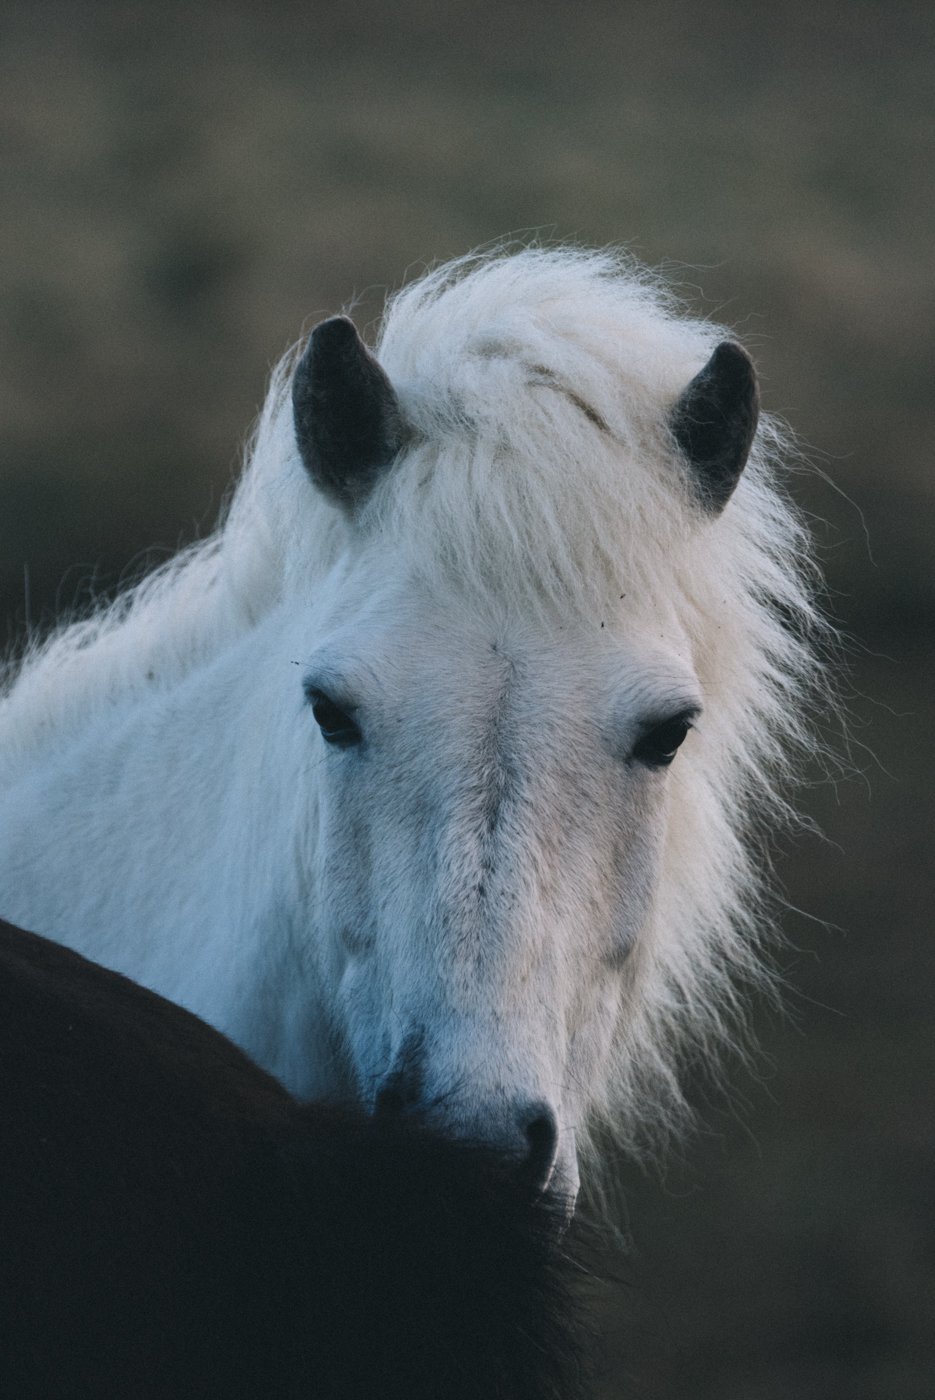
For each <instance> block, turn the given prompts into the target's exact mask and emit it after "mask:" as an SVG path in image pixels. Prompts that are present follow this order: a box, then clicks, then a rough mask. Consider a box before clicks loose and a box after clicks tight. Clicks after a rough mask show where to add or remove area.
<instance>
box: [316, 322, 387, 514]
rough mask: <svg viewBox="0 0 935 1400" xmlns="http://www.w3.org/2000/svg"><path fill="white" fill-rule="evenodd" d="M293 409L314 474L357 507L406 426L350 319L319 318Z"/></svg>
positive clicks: (330, 492)
mask: <svg viewBox="0 0 935 1400" xmlns="http://www.w3.org/2000/svg"><path fill="white" fill-rule="evenodd" d="M292 409H293V414H294V417H295V436H296V441H297V443H298V445H299V452H300V453H301V455H302V461H303V462H304V463H305V467H306V469H307V471H308V474H309V476H310V477H311V478H312V480H313V481H314V483H315V485H316V486H317V487H318V488H319V489H320V490H321V491H323V492H324V493H325V495H326V496H328V497H330V499H331V500H332V501H335V502H336V503H337V504H338V505H340V506H343V507H344V509H345V510H347V511H349V512H353V511H354V510H355V509H356V508H357V507H358V506H359V505H360V504H361V503H362V502H363V501H364V500H365V499H366V497H367V496H368V495H369V494H370V491H371V490H372V489H373V485H374V483H375V482H376V480H377V478H378V477H379V476H380V474H381V473H382V472H383V471H384V470H385V469H386V467H388V466H389V464H390V462H392V460H393V458H394V457H395V456H396V453H397V452H398V451H399V449H400V447H401V446H402V442H403V424H402V415H401V413H400V410H399V402H398V400H397V398H396V393H395V391H394V389H393V386H392V384H391V383H390V381H389V379H387V377H386V375H385V373H384V372H383V370H382V369H381V368H380V366H379V365H378V364H377V362H376V360H375V359H374V358H373V356H372V355H371V354H370V351H369V350H368V349H367V347H366V346H365V345H364V343H363V341H362V340H361V338H360V336H359V335H358V334H357V330H356V328H355V326H354V323H353V321H350V320H348V318H347V317H346V316H333V317H332V318H331V320H330V321H322V323H321V325H320V326H316V327H315V329H314V330H313V331H312V333H311V335H310V336H309V340H308V345H307V346H306V347H305V353H304V355H303V356H302V358H301V360H300V361H299V364H298V368H297V369H296V372H295V377H294V379H293V381H292Z"/></svg>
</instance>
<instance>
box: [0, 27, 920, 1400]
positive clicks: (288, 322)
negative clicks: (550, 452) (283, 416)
mask: <svg viewBox="0 0 935 1400" xmlns="http://www.w3.org/2000/svg"><path fill="white" fill-rule="evenodd" d="M931 16H932V10H931V7H930V6H928V5H923V4H918V5H905V4H890V5H884V4H882V3H880V4H877V3H869V2H868V3H862V2H861V0H858V2H857V3H852V4H848V5H843V4H842V5H838V6H834V5H824V4H822V3H820V2H819V3H813V4H798V3H794V4H779V5H774V6H768V5H766V4H762V3H759V2H758V0H753V3H748V4H745V5H743V6H740V5H730V4H727V3H726V0H709V2H708V3H706V4H704V5H700V4H698V5H693V4H690V3H688V0H669V2H668V3H667V0H654V3H636V4H627V3H619V2H618V3H609V2H608V3H591V4H589V3H581V4H579V5H572V4H570V3H567V2H566V0H539V3H536V4H519V3H510V0H498V3H491V0H473V3H470V4H468V3H463V2H462V0H451V3H448V4H445V5H441V4H435V5H433V4H429V3H427V0H426V3H417V0H402V3H397V4H386V5H380V4H378V3H375V0H359V3H357V4H356V5H348V4H337V3H322V4H315V3H311V2H310V3H306V4H302V5H299V4H296V5H291V4H267V5H263V6H261V5H259V4H257V5H254V6H251V5H248V4H246V3H243V0H240V2H239V3H231V4H227V5H223V6H221V5H208V4H205V5H197V4H193V3H187V4H184V5H183V4H179V3H176V0H168V2H167V0H163V3H162V4H161V5H160V6H158V7H156V6H149V5H141V4H140V5H137V4H123V5H114V4H103V3H95V4H92V3H85V4H83V5H79V4H78V3H74V4H61V5H56V4H52V3H35V2H34V3H32V4H29V5H26V4H18V3H6V4H5V5H4V6H3V8H2V10H0V65H2V70H0V109H2V116H3V121H2V142H3V146H2V162H3V164H2V210H3V217H2V223H0V401H2V413H0V422H2V429H0V430H2V454H0V473H2V474H0V609H2V617H3V619H5V623H4V624H3V625H5V627H6V629H7V635H8V636H9V638H10V640H11V641H12V640H15V639H16V638H17V637H20V636H22V633H23V630H24V627H25V625H26V623H27V620H28V621H29V622H31V623H32V625H34V626H35V625H38V624H41V622H42V621H43V619H48V617H49V616H50V615H51V613H52V612H53V611H54V609H55V608H56V606H58V607H62V606H72V605H75V604H78V605H79V606H80V605H82V604H84V603H85V602H86V601H87V600H88V598H89V597H90V596H91V595H92V594H93V593H94V592H96V591H100V590H105V591H106V590H107V589H108V588H112V587H113V586H114V584H115V583H116V581H117V580H118V579H119V578H120V577H121V576H123V577H126V576H128V573H129V574H132V573H133V571H134V570H137V569H138V568H139V567H140V558H141V551H144V550H146V549H147V548H148V547H150V546H152V545H154V544H156V545H158V546H160V547H161V548H162V549H163V551H165V550H171V549H172V548H174V547H175V546H176V545H177V544H178V543H179V542H180V541H186V540H189V539H191V538H193V537H194V536H195V535H196V534H197V533H198V532H199V531H200V530H203V529H204V528H207V527H208V526H209V525H210V523H211V520H212V518H213V515H214V512H215V511H216V509H217V507H218V505H219V503H220V501H221V500H222V498H223V495H224V492H225V490H226V488H227V485H228V483H229V481H230V479H231V474H232V472H233V470H234V469H235V467H236V463H237V459H238V444H239V443H240V442H241V441H242V440H243V438H244V436H245V433H246V431H247V429H248V427H249V424H250V421H251V418H252V417H253V414H254V412H255V410H256V408H257V407H258V405H259V403H260V401H261V399H262V396H263V392H264V381H265V377H266V373H267V369H268V366H269V365H270V364H271V363H272V361H273V360H274V359H275V358H276V357H277V356H278V355H279V353H280V352H281V351H282V350H283V349H284V348H285V346H286V345H287V344H289V343H290V342H291V341H292V340H294V339H295V338H296V337H297V336H298V334H299V332H300V331H301V330H302V328H303V327H305V328H307V327H308V326H309V325H310V324H311V323H312V322H313V321H314V320H315V319H317V318H318V317H320V316H322V315H324V314H327V313H329V312H332V311H334V310H336V309H339V308H340V307H341V306H342V305H344V304H345V303H347V301H348V300H349V299H350V298H351V297H356V298H357V301H358V312H357V314H358V319H359V321H360V323H361V324H362V325H364V326H366V324H367V323H368V322H369V321H371V320H372V319H373V317H374V316H375V315H376V314H377V312H378V310H379V306H380V303H381V299H382V294H383V292H384V290H385V289H387V288H392V287H395V286H397V285H399V283H400V282H402V281H403V280H404V279H405V278H406V277H407V276H409V275H411V274H413V273H417V272H418V271H419V270H420V268H421V267H422V266H423V265H424V263H425V262H428V261H432V260H435V259H438V258H444V257H448V256H450V255H453V254H456V253H462V252H465V251H467V250H469V249H471V248H472V247H474V246H476V245H478V244H480V243H484V242H486V241H488V240H490V239H493V238H496V237H499V236H502V235H504V234H510V233H512V234H520V235H522V234H523V233H524V232H531V233H535V234H536V235H539V236H545V237H547V238H551V237H557V238H572V239H577V240H580V241H583V242H586V243H596V244H603V243H609V242H624V243H626V244H627V245H628V246H629V247H631V248H632V249H633V250H634V251H635V252H637V253H638V254H639V255H640V256H642V257H643V258H645V259H646V260H647V261H649V262H650V263H652V264H654V265H657V266H663V267H664V268H666V269H667V270H668V272H669V274H670V276H671V277H672V278H673V279H674V280H675V281H676V282H677V283H678V284H679V285H680V286H681V288H682V289H683V291H684V293H685V295H686V297H687V298H688V300H689V302H690V304H691V305H692V306H693V307H694V308H695V309H696V310H698V311H699V312H701V313H703V314H706V315H711V316H714V317H716V318H719V319H722V320H724V321H726V322H727V323H729V324H730V325H732V326H733V327H735V328H736V330H737V332H738V333H739V335H740V336H741V337H742V338H743V339H744V341H745V343H746V344H747V345H749V346H750V347H751V349H752V350H753V352H754V354H755V357H756V359H757V362H758V365H759V368H760V370H761V374H762V381H763V396H764V401H765V403H766V405H767V407H768V408H770V409H771V410H773V411H776V412H779V413H781V414H783V415H785V416H786V417H787V418H788V419H789V421H790V422H791V423H792V425H793V426H794V428H795V431H796V432H797V434H798V435H799V438H800V440H801V442H802V444H803V446H804V447H805V448H806V450H807V452H808V454H809V456H810V458H811V460H812V462H813V464H814V466H815V468H817V471H811V472H804V471H803V472H802V473H800V474H798V475H797V477H796V479H795V481H794V490H795V491H796V494H797V495H798V496H799V498H800V499H801V501H802V502H803V504H804V505H805V506H806V508H807V509H808V510H809V511H810V512H812V513H814V515H815V517H816V529H817V534H818V539H819V544H820V548H821V552H822V556H823V559H824V562H825V566H826V570H827V576H828V580H829V586H830V594H829V602H830V606H831V608H832V610H833V611H834V613H835V614H836V616H837V618H838V619H839V621H840V622H841V624H842V626H843V627H844V629H845V630H846V632H847V633H848V634H849V636H850V637H851V639H852V645H851V648H850V674H849V677H848V678H847V679H846V680H845V690H846V692H847V694H848V695H849V696H850V701H849V704H850V709H851V712H852V721H851V734H852V743H851V747H850V751H849V753H845V754H844V766H843V771H842V773H841V775H840V777H839V778H838V779H837V780H836V781H834V782H829V781H819V780H818V775H817V774H816V781H815V783H814V785H813V786H811V787H809V789H808V790H807V791H806V792H805V793H804V805H805V807H806V808H807V809H808V811H809V812H811V813H812V814H813V815H815V816H816V817H817V819H818V821H819V822H820V824H821V826H822V827H823V829H824V831H825V833H826V839H825V840H820V839H818V838H816V837H804V836H803V837H802V838H800V839H799V840H797V841H795V842H793V843H791V845H790V846H788V847H787V849H786V851H785V853H784V854H783V855H782V856H781V858H780V860H779V867H780V875H781V878H782V880H783V882H784V885H785V889H786V891H787V895H788V899H789V902H790V904H791V905H793V906H795V910H803V911H806V913H807V917H806V914H799V913H797V912H794V911H793V910H790V911H789V913H788V916H787V918H786V920H785V922H786V926H787V931H788V934H789V937H790V940H791V942H790V944H789V946H788V947H787V948H786V950H785V952H784V953H783V954H782V963H783V966H784V968H785V970H786V972H787V976H788V980H789V983H790V992H789V995H788V1008H789V1014H788V1016H787V1018H786V1019H784V1020H780V1019H775V1018H774V1019H769V1018H768V1017H767V1016H766V1015H765V1013H761V1014H760V1017H759V1019H760V1020H761V1022H762V1024H761V1026H760V1039H761V1043H762V1046H763V1054H762V1056H761V1058H760V1060H759V1061H758V1062H757V1065H756V1068H755V1072H754V1074H753V1075H751V1074H750V1073H749V1072H747V1071H745V1070H744V1069H743V1068H741V1067H739V1066H735V1067H733V1068H732V1070H731V1076H730V1078H731V1084H732V1088H731V1092H730V1096H729V1100H727V1101H725V1100H724V1099H723V1098H722V1099H720V1100H718V1099H716V1098H715V1099H712V1100H710V1101H709V1102H708V1103H707V1105H703V1123H704V1128H703V1130H702V1132H701V1134H700V1135H699V1136H698V1137H697V1138H695V1139H694V1140H692V1141H690V1142H689V1143H687V1144H686V1145H685V1146H684V1148H683V1149H682V1151H681V1153H680V1155H679V1156H678V1158H677V1159H676V1160H674V1161H670V1162H669V1163H668V1164H667V1166H666V1167H665V1169H664V1170H661V1171H659V1172H657V1173H654V1174H650V1175H649V1176H646V1177H643V1176H641V1175H640V1174H639V1173H638V1172H637V1171H635V1170H634V1169H632V1168H627V1169H626V1171H625V1185H626V1197H627V1202H628V1221H627V1228H628V1229H629V1231H630V1232H631V1233H632V1236H633V1250H632V1253H631V1254H630V1256H629V1257H628V1259H627V1260H626V1261H625V1262H623V1263H622V1264H618V1265H617V1266H616V1267H617V1268H618V1271H619V1272H621V1273H622V1275H623V1278H624V1282H623V1284H622V1285H621V1286H619V1287H617V1288H615V1289H613V1290H612V1291H611V1292H610V1293H609V1294H608V1295H606V1296H605V1297H604V1299H603V1301H602V1303H601V1313H602V1316H601V1327H602V1332H603V1335H604V1337H605V1338H606V1342H607V1377H606V1394H607V1395H608V1396H623V1397H645V1400H676V1398H677V1397H678V1400H682V1397H692V1400H791V1397H795V1400H811V1397H815V1400H828V1397H840V1400H871V1397H873V1398H874V1400H877V1397H886V1398H887V1400H890V1398H892V1400H922V1398H923V1397H926V1400H927V1398H928V1397H931V1396H932V1395H935V1226H933V1201H935V1112H933V1106H932V1098H933V1087H932V1086H933V1069H935V1045H933V1035H932V1019H933V1018H932V1000H933V986H935V945H933V938H932V921H931V915H930V909H931V903H930V902H928V904H927V901H926V893H927V890H928V888H929V887H930V885H931V875H930V869H931V864H932V857H931V854H930V853H931V850H932V839H931V838H932V831H933V799H932V794H931V784H932V773H933V769H935V744H933V738H932V732H931V724H930V722H929V716H930V714H931V705H930V696H931V692H932V689H933V684H935V665H933V657H932V651H931V645H930V638H931V635H932V622H933V619H935V571H933V568H932V546H931V543H930V539H931V535H932V522H933V496H935V478H933V473H932V470H931V466H930V458H931V454H932V444H933V441H935V433H933V428H935V422H933V419H935V413H933V406H935V395H933V362H935V356H933V353H932V351H933V339H935V315H933V312H935V306H933V302H935V295H933V293H935V279H933V274H932V248H933V232H935V219H933V203H935V192H933V191H935V182H933V173H935V172H933V163H932V154H933V144H935V143H933V139H932V138H933V125H935V122H933V101H932V90H933V88H935V63H933V58H935V53H933V48H935V45H933V35H935V21H933V19H932V17H931ZM0 636H2V632H0ZM704 1097H705V1095H704V1093H703V1090H702V1088H701V1087H700V1086H699V1098H701V1099H703V1098H704ZM709 1097H710V1096H709Z"/></svg>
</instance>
